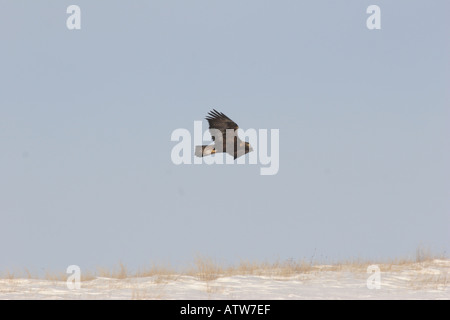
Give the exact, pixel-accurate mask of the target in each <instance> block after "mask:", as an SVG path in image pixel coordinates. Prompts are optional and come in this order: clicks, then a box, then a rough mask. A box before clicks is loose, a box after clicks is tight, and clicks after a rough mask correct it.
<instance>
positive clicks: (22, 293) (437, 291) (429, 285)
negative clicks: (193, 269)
mask: <svg viewBox="0 0 450 320" xmlns="http://www.w3.org/2000/svg"><path fill="white" fill-rule="evenodd" d="M378 267H379V271H380V272H379V273H378V274H376V273H368V272H367V265H361V266H354V265H339V266H327V265H322V266H314V267H311V269H310V270H307V271H305V272H303V273H297V274H293V275H289V276H279V275H251V274H246V275H238V274H237V275H227V276H220V275H217V276H216V277H214V279H211V280H204V279H203V280H202V279H201V277H198V276H195V275H194V276H189V275H155V276H149V277H129V278H123V279H115V278H107V277H96V278H95V279H92V280H87V281H82V282H81V288H79V289H73V290H70V289H68V287H67V283H66V281H56V280H44V279H23V278H13V277H12V278H10V279H8V278H6V279H5V278H3V279H0V299H189V300H190V299H202V300H206V299H270V300H275V299H449V298H450V281H449V279H450V278H449V271H450V260H449V259H434V260H431V261H426V262H420V263H405V264H389V265H384V264H380V265H379V266H378ZM378 275H379V278H377V277H378ZM378 280H379V282H376V281H378ZM374 281H375V282H374ZM368 282H369V287H374V284H377V283H378V284H379V289H377V288H372V289H369V288H368ZM375 287H376V286H375Z"/></svg>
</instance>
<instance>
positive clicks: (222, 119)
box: [195, 109, 253, 159]
mask: <svg viewBox="0 0 450 320" xmlns="http://www.w3.org/2000/svg"><path fill="white" fill-rule="evenodd" d="M206 120H208V123H209V131H210V133H211V137H212V139H213V141H214V143H213V144H211V145H206V146H196V147H195V155H196V156H197V157H204V156H209V155H211V154H214V153H219V152H226V153H228V154H229V155H231V156H233V157H234V159H236V158H238V157H240V156H242V155H244V154H246V153H249V152H252V151H253V148H252V146H251V145H250V144H249V143H248V142H245V141H242V140H241V139H239V137H238V135H237V129H238V128H239V127H238V125H237V124H236V123H235V122H234V121H233V120H231V119H230V118H228V117H227V116H226V115H224V114H223V113H222V112H218V111H217V110H214V109H213V110H212V111H210V112H209V113H208V116H207V117H206Z"/></svg>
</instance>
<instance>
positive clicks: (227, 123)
mask: <svg viewBox="0 0 450 320" xmlns="http://www.w3.org/2000/svg"><path fill="white" fill-rule="evenodd" d="M206 120H208V123H209V130H210V132H211V136H212V139H213V141H215V142H216V143H217V142H218V141H216V139H215V137H214V136H215V134H216V132H214V131H216V130H219V131H220V132H221V133H222V137H220V138H221V140H222V141H224V140H225V135H226V132H227V129H233V130H234V132H235V133H236V130H237V129H238V128H239V127H238V125H237V124H236V123H235V122H234V121H233V120H231V119H230V118H228V117H227V116H226V115H224V114H223V113H222V112H219V111H217V110H215V109H213V111H210V112H209V113H208V116H207V117H206ZM211 129H215V130H211Z"/></svg>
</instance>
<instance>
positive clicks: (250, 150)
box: [245, 142, 253, 152]
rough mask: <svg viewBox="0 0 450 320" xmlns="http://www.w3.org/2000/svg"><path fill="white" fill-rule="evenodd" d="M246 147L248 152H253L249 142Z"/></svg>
mask: <svg viewBox="0 0 450 320" xmlns="http://www.w3.org/2000/svg"><path fill="white" fill-rule="evenodd" d="M245 149H246V150H248V152H252V151H253V148H252V146H251V145H250V143H248V142H246V143H245Z"/></svg>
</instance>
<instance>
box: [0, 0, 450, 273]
mask: <svg viewBox="0 0 450 320" xmlns="http://www.w3.org/2000/svg"><path fill="white" fill-rule="evenodd" d="M70 4H77V5H79V6H80V8H81V14H82V17H81V28H82V29H81V30H78V31H69V30H68V29H67V28H66V18H67V17H68V15H67V14H66V8H67V6H69V5H70ZM371 4H377V5H379V6H380V8H381V19H382V20H381V30H372V31H371V30H368V29H367V28H366V19H367V17H368V14H366V8H367V7H368V6H369V5H371ZM449 10H450V3H449V2H448V1H443V0H442V1H433V2H429V1H356V0H355V1H260V0H258V1H256V0H247V1H241V0H239V1H237V0H232V1H211V0H196V1H193V0H189V1H185V0H183V1H181V0H180V1H133V2H130V1H15V0H14V1H13V0H0V43H1V50H0V88H1V94H0V217H1V222H0V270H4V269H6V268H10V269H14V268H16V269H20V268H24V267H27V268H29V269H30V270H47V269H51V270H65V268H66V267H67V266H68V265H69V264H77V265H80V266H81V267H82V269H83V268H88V269H91V268H94V267H96V266H103V267H112V266H114V265H115V264H116V263H117V262H118V261H119V260H121V261H122V262H123V263H125V264H126V265H128V266H129V267H130V268H136V267H138V266H142V265H148V264H150V263H152V262H156V263H161V262H164V263H165V262H168V263H171V264H173V265H184V264H186V263H187V262H190V261H192V259H193V257H194V256H195V255H196V254H201V255H206V256H210V257H213V258H215V259H217V260H218V261H220V262H226V263H228V262H230V263H231V262H236V261H239V260H240V259H245V260H250V261H252V260H275V259H280V260H284V259H291V258H292V259H302V258H307V259H310V258H311V257H312V256H314V258H315V259H322V260H326V259H328V260H332V259H335V260H339V259H352V258H358V257H362V258H374V259H384V258H395V257H405V256H408V255H413V254H414V252H415V250H416V248H417V247H419V246H420V245H423V246H427V247H429V248H430V249H431V250H432V251H434V252H437V253H444V252H446V253H448V251H449V249H450V246H449V245H450V241H449V240H450V235H449V227H450V165H449V164H450V145H449V137H450V125H449V124H450V103H449V102H450V95H449V87H450V58H449V57H450V41H449V30H450V20H449V19H448V12H449ZM212 108H215V109H217V110H220V111H222V112H224V113H225V114H226V115H228V116H229V117H230V118H232V119H233V120H235V121H236V122H237V123H238V124H239V125H240V126H241V127H242V128H256V129H259V128H267V129H270V128H276V129H279V130H280V170H279V173H278V174H277V175H275V176H261V175H259V166H256V165H250V166H249V165H247V166H234V165H233V166H226V165H222V166H206V165H201V166H194V165H190V166H189V165H180V166H175V165H174V164H172V162H171V159H170V152H171V149H172V147H173V146H174V145H175V143H174V142H171V141H170V135H171V133H172V131H173V130H175V129H177V128H187V129H189V130H192V128H193V121H194V120H201V119H203V118H204V117H205V116H206V114H207V112H208V111H209V110H210V109H212ZM204 126H205V127H206V122H204Z"/></svg>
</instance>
